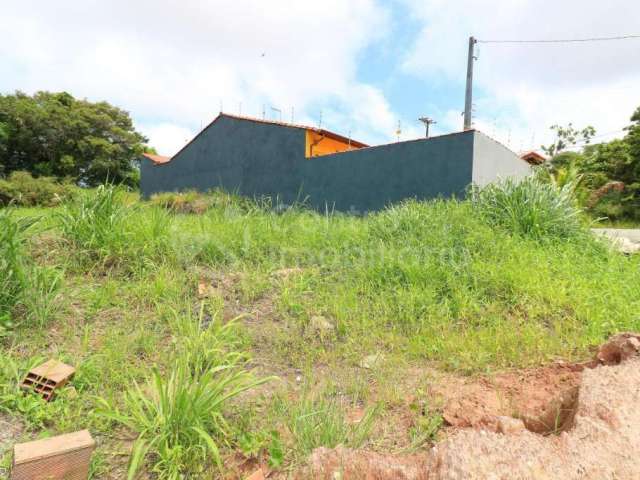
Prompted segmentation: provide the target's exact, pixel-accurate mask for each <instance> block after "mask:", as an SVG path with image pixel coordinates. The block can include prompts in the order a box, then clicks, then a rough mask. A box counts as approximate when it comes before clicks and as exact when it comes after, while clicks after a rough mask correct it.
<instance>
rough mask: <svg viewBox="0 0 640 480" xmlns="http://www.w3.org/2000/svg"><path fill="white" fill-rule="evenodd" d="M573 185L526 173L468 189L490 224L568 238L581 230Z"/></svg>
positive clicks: (520, 232)
mask: <svg viewBox="0 0 640 480" xmlns="http://www.w3.org/2000/svg"><path fill="white" fill-rule="evenodd" d="M573 191H574V188H573V185H572V184H571V183H567V184H565V185H564V186H562V187H556V186H555V185H553V184H550V183H545V182H543V181H541V180H540V179H538V178H536V177H533V176H529V177H527V178H525V179H523V180H521V181H516V180H514V179H511V178H508V179H505V180H500V181H498V182H496V183H492V184H490V185H487V186H486V187H483V188H478V187H475V188H473V189H472V191H471V201H472V204H473V206H474V207H475V209H477V211H478V212H479V213H480V215H481V216H482V218H484V220H486V221H487V222H488V223H489V224H490V225H492V226H499V227H502V228H505V229H507V230H508V231H510V232H511V233H514V234H517V235H522V236H525V237H531V238H534V239H538V240H540V239H543V238H545V237H550V238H569V237H574V236H576V235H578V234H580V233H582V232H584V228H583V227H582V224H581V220H580V209H579V208H578V207H577V206H576V205H575V201H574V198H573Z"/></svg>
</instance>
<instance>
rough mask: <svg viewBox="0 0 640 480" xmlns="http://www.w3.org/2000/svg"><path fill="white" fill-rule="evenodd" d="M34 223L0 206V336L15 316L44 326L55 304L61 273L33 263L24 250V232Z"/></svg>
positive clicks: (14, 320) (9, 326) (12, 322)
mask: <svg viewBox="0 0 640 480" xmlns="http://www.w3.org/2000/svg"><path fill="white" fill-rule="evenodd" d="M36 222H37V219H36V218H17V217H16V216H15V215H14V212H13V211H12V210H11V209H0V336H2V335H5V334H6V333H7V331H8V330H9V329H10V328H12V327H13V326H14V325H15V323H16V320H17V319H21V320H32V321H33V322H34V323H35V324H36V325H38V326H40V327H43V326H44V324H45V323H46V322H47V320H48V319H49V318H50V317H51V316H52V314H53V312H54V311H55V309H56V306H57V305H56V303H57V302H56V300H57V298H58V290H59V287H60V281H61V275H60V273H58V272H56V271H55V270H54V269H51V268H43V267H39V266H37V265H35V264H34V263H33V262H32V261H31V259H30V258H29V256H28V255H27V253H26V252H25V235H26V232H27V230H28V229H29V228H30V227H31V226H32V225H34V224H35V223H36Z"/></svg>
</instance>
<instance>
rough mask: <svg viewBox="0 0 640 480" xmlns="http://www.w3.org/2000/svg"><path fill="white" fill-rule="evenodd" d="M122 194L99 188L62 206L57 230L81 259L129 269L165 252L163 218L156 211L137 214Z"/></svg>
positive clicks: (111, 188) (165, 224) (165, 219)
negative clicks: (58, 229)
mask: <svg viewBox="0 0 640 480" xmlns="http://www.w3.org/2000/svg"><path fill="white" fill-rule="evenodd" d="M123 195H124V192H123V191H122V190H121V189H119V188H117V187H115V186H113V185H103V186H100V187H98V188H97V189H96V191H95V192H93V193H92V194H87V195H83V196H81V197H79V198H78V199H76V200H74V201H72V202H68V203H66V204H65V205H64V209H63V211H62V212H60V214H59V215H58V219H59V224H60V230H61V232H62V234H63V236H64V237H65V238H66V239H67V240H69V241H70V242H71V243H72V244H73V246H74V247H75V248H76V249H77V250H78V253H79V254H80V256H81V258H84V259H88V260H89V261H90V262H97V263H99V264H102V265H103V266H105V267H112V266H122V267H125V268H128V269H129V270H132V269H135V267H136V266H145V263H146V262H147V260H149V259H153V260H159V259H160V257H161V255H162V254H163V253H164V252H165V251H166V248H167V243H166V240H167V237H168V227H169V219H168V217H167V215H166V214H165V213H163V212H161V211H160V210H158V209H155V210H154V209H152V210H150V211H149V212H145V214H141V213H140V212H139V210H138V209H137V208H136V207H135V206H132V205H129V204H127V203H125V201H124V198H123Z"/></svg>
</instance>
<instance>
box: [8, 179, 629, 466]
mask: <svg viewBox="0 0 640 480" xmlns="http://www.w3.org/2000/svg"><path fill="white" fill-rule="evenodd" d="M192 197H193V198H176V197H175V196H173V197H172V196H165V197H164V198H161V199H156V200H155V201H154V202H141V201H139V200H138V199H137V198H135V197H134V196H132V195H131V194H124V193H122V192H119V191H117V190H114V189H110V188H101V189H99V190H98V191H91V192H87V193H85V194H82V195H81V196H80V197H79V198H77V199H75V200H73V201H71V202H70V203H67V204H64V205H62V206H59V207H55V208H21V209H16V210H11V211H9V210H3V211H1V212H0V215H1V218H0V219H1V220H2V229H3V231H4V232H6V233H0V236H2V235H4V237H2V239H1V240H2V247H1V248H2V250H1V253H2V259H0V261H2V262H4V263H3V264H2V268H3V278H2V279H0V282H3V283H2V284H1V285H2V292H3V293H0V308H1V309H2V310H0V325H2V327H0V328H1V330H0V335H2V337H1V340H0V341H1V347H0V411H1V412H0V425H5V424H6V425H7V428H6V429H3V430H6V431H7V432H9V431H11V432H13V433H12V434H11V436H10V437H9V438H8V439H7V438H5V435H4V433H3V435H2V436H0V448H7V447H8V446H10V445H11V443H12V442H13V441H15V440H22V439H32V438H36V437H38V436H42V435H49V434H56V433H62V432H69V431H74V430H79V429H82V428H88V429H89V430H91V432H92V433H93V434H94V435H95V436H96V438H97V439H98V442H99V447H98V450H97V453H96V454H95V455H94V461H93V466H92V470H93V475H94V476H95V478H124V477H125V476H126V471H127V468H128V467H127V466H128V465H130V464H132V465H133V467H132V468H131V472H133V471H134V470H135V471H137V472H142V473H143V474H144V475H150V476H155V475H157V476H159V477H160V478H178V476H179V475H180V474H181V473H186V474H187V475H188V477H189V478H198V477H202V478H216V477H219V476H222V477H228V478H236V477H238V476H241V475H243V474H245V473H251V472H252V471H253V470H255V469H256V468H258V467H259V466H262V467H263V468H264V469H270V470H272V471H274V472H275V475H276V476H282V477H286V476H287V475H289V474H290V473H291V472H293V471H294V470H295V469H296V468H297V467H299V466H300V465H301V464H302V463H303V462H304V461H305V459H306V458H307V456H308V454H309V453H310V452H311V451H312V450H313V449H314V448H316V447H320V446H327V447H334V446H336V445H337V444H343V445H345V446H347V447H355V448H358V447H363V446H366V447H367V448H368V449H370V450H374V451H376V450H377V451H382V452H398V453H400V452H402V453H410V452H415V451H419V450H420V449H423V448H426V447H427V446H428V445H429V444H430V442H432V441H433V440H434V439H435V438H436V437H437V436H439V435H440V436H446V428H445V427H446V422H445V421H444V420H443V408H444V405H445V404H446V403H447V402H451V401H452V399H451V393H452V391H458V390H459V391H464V392H466V393H468V391H469V389H468V388H467V387H465V388H463V386H464V385H468V384H469V381H470V379H471V380H473V381H476V380H477V381H478V382H480V383H482V384H486V383H487V382H489V383H491V382H493V381H495V382H498V383H499V382H500V381H503V380H502V379H505V378H510V377H509V376H512V377H514V378H516V377H518V374H514V373H513V370H514V369H526V368H528V369H531V368H534V367H538V366H540V365H542V364H547V363H551V362H553V361H554V360H557V359H564V360H567V361H577V360H581V359H584V358H587V357H588V356H590V348H591V347H592V346H593V345H596V344H599V343H601V341H602V340H603V339H605V338H607V337H608V336H609V335H611V334H612V333H615V332H618V331H624V330H640V315H639V314H638V312H640V269H639V267H640V259H639V257H640V256H638V255H635V256H624V255H621V254H619V253H617V252H616V251H614V250H613V249H612V248H610V247H609V246H608V245H606V244H605V243H602V241H600V240H598V239H595V238H593V237H592V236H591V235H590V234H589V232H588V228H587V226H586V225H585V226H583V225H582V223H581V220H576V219H571V220H567V221H566V222H561V225H555V226H553V228H551V227H549V228H547V227H545V225H546V224H545V223H544V222H546V221H549V219H548V218H543V217H537V216H536V215H537V214H536V213H535V212H533V213H531V212H529V214H530V216H529V217H527V213H526V212H517V214H514V215H513V217H514V218H515V217H517V218H518V219H522V218H529V219H530V221H531V224H530V227H531V228H520V227H522V225H520V226H517V225H515V226H514V224H513V222H512V223H510V221H512V220H513V218H511V220H510V219H509V215H506V216H503V213H504V211H503V210H502V207H501V206H500V204H491V203H490V202H489V201H488V200H487V199H486V198H485V199H482V198H479V199H477V201H464V202H460V201H454V200H449V201H434V202H428V203H418V202H408V203H406V204H403V205H401V206H397V207H393V208H390V209H388V210H385V211H383V212H380V213H377V214H373V215H369V216H367V217H350V216H344V215H340V214H331V213H327V214H324V215H323V214H319V213H314V212H309V211H306V210H304V209H302V208H292V209H284V210H283V209H274V208H270V205H268V204H267V203H265V204H260V203H256V202H250V201H247V200H242V199H238V198H235V197H232V196H229V195H226V194H222V193H216V194H212V195H210V196H207V197H201V196H192ZM492 208H493V209H497V211H498V213H497V214H496V212H495V211H493V213H492V211H490V209H492ZM500 212H502V213H500ZM47 358H57V359H59V360H62V361H65V362H67V363H69V364H72V365H75V366H76V368H77V374H76V377H75V379H74V380H73V381H72V382H71V384H70V385H71V386H70V387H69V388H66V389H65V390H64V391H62V392H61V394H60V395H59V396H58V398H57V399H56V400H55V401H53V402H51V403H49V404H46V403H44V402H43V401H41V400H39V399H37V398H36V397H34V396H24V395H22V393H20V392H19V391H18V389H17V383H18V382H19V380H20V378H21V377H22V376H23V375H24V374H25V372H26V371H27V370H28V368H29V367H30V366H32V365H34V364H36V363H38V362H39V361H42V360H44V359H47ZM523 371H530V370H523ZM565 373H566V372H564V371H559V372H556V371H553V372H551V373H550V374H549V376H548V377H544V378H542V377H540V378H539V375H538V374H535V375H534V374H531V375H532V376H533V377H535V378H536V381H539V383H540V385H541V387H540V388H543V385H544V384H546V383H547V382H559V383H562V382H565V377H563V375H565ZM536 375H538V376H536ZM567 375H568V377H567V379H568V380H566V381H569V382H570V381H571V378H570V373H569V374H567ZM474 379H475V380H474ZM505 391H508V389H505ZM453 400H454V401H456V399H453ZM460 401H462V400H460ZM500 408H502V410H508V409H509V407H508V406H506V405H504V404H503V405H501V406H500ZM507 413H508V412H507ZM132 448H133V455H131V452H132ZM3 462H4V466H7V465H8V462H9V458H8V456H7V455H5V457H4V460H3Z"/></svg>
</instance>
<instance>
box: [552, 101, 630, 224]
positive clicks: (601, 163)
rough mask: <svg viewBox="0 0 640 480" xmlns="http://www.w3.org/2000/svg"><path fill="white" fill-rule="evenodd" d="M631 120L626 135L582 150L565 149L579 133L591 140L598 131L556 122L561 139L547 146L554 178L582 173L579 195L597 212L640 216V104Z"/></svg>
mask: <svg viewBox="0 0 640 480" xmlns="http://www.w3.org/2000/svg"><path fill="white" fill-rule="evenodd" d="M631 122H632V123H631V125H629V126H628V127H627V128H626V129H625V130H626V132H627V133H626V135H625V136H624V137H623V138H621V139H615V140H612V141H610V142H603V143H598V144H594V145H589V144H587V145H586V146H585V147H584V148H582V150H581V151H579V152H572V151H566V150H565V149H566V148H567V146H569V145H570V144H574V145H575V144H576V143H577V139H578V138H579V136H580V135H582V138H583V140H584V141H585V143H588V142H589V141H590V139H591V138H592V137H593V135H594V134H595V130H593V129H592V127H587V129H589V130H588V131H586V130H587V129H583V130H581V131H577V130H575V129H574V128H573V127H572V126H571V124H569V126H568V127H564V128H563V127H557V126H555V125H554V127H552V129H553V130H555V131H556V134H557V136H558V139H557V140H556V142H554V144H553V145H551V146H549V147H544V150H545V152H547V153H549V152H554V154H553V155H552V157H551V160H550V162H549V163H548V169H549V172H550V175H551V177H552V178H561V177H562V176H566V174H568V173H569V171H572V172H573V173H574V174H576V175H579V176H580V177H579V178H580V184H579V192H578V198H580V199H582V200H583V201H584V203H585V204H586V207H587V208H589V209H591V210H592V211H593V213H595V214H596V215H600V216H607V217H610V218H614V219H616V218H632V219H636V220H637V219H640V107H638V108H637V109H636V111H635V112H634V114H633V115H632V117H631ZM585 134H586V137H585Z"/></svg>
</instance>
